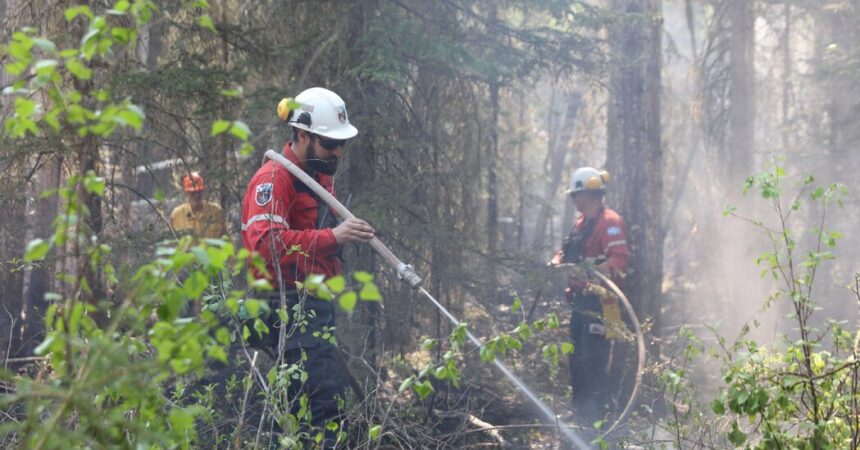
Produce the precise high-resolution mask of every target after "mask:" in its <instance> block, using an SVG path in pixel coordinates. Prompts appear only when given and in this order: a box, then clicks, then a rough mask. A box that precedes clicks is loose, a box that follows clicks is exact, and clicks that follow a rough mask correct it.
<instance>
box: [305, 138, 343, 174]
mask: <svg viewBox="0 0 860 450" xmlns="http://www.w3.org/2000/svg"><path fill="white" fill-rule="evenodd" d="M314 147H316V146H315V145H313V143H312V144H311V146H310V147H309V148H308V160H307V164H308V167H309V168H310V169H311V170H313V171H314V172H319V173H321V174H323V175H334V173H335V172H337V159H338V158H337V156H330V157H329V158H320V157H319V155H317V153H316V149H315V148H314Z"/></svg>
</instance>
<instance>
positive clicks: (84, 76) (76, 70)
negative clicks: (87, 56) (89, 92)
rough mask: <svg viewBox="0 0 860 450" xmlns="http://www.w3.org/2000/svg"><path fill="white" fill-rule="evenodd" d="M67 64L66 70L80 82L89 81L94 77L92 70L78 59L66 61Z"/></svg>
mask: <svg viewBox="0 0 860 450" xmlns="http://www.w3.org/2000/svg"><path fill="white" fill-rule="evenodd" d="M65 63H66V69H69V72H71V73H72V75H74V76H75V78H77V79H79V80H89V79H91V78H92V77H93V71H92V69H90V68H89V67H87V66H86V65H84V63H83V62H81V60H79V59H78V58H69V59H66V61H65Z"/></svg>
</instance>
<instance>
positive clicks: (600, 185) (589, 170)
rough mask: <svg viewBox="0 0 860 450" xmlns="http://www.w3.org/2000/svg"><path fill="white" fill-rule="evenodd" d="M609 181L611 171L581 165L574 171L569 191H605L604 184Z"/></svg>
mask: <svg viewBox="0 0 860 450" xmlns="http://www.w3.org/2000/svg"><path fill="white" fill-rule="evenodd" d="M608 182H609V172H607V171H605V170H597V169H595V168H594V167H580V168H579V169H576V170H574V171H573V176H572V177H570V189H568V190H567V193H568V195H570V194H575V193H577V192H583V191H592V192H603V191H604V185H605V184H606V183H608Z"/></svg>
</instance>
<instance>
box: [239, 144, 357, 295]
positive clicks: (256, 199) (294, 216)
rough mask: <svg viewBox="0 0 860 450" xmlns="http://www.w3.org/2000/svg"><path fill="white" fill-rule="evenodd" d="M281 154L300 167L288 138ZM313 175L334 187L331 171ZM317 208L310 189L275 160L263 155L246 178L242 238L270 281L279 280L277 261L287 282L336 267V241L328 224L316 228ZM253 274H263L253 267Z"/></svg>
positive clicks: (329, 272) (335, 270)
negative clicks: (260, 258) (266, 271)
mask: <svg viewBox="0 0 860 450" xmlns="http://www.w3.org/2000/svg"><path fill="white" fill-rule="evenodd" d="M283 155H284V157H286V158H287V159H289V160H290V161H292V162H294V163H295V164H296V165H299V166H300V167H301V165H300V164H299V162H298V158H297V157H296V154H295V153H294V152H293V149H292V146H291V143H288V144H287V145H286V146H285V147H284V151H283ZM315 178H316V180H317V181H318V182H319V183H320V184H321V185H322V186H323V187H324V188H325V189H326V190H327V191H329V192H331V193H332V194H333V193H334V188H333V184H332V179H331V177H330V176H327V175H322V174H317V175H316V176H315ZM318 211H319V209H318V206H317V201H316V199H315V198H314V196H313V195H311V193H310V190H309V189H305V187H304V185H303V184H302V182H301V181H299V180H297V179H296V178H295V177H294V176H293V175H292V174H291V173H290V172H289V171H288V170H287V169H286V168H285V167H284V166H282V165H280V164H278V163H276V162H274V161H267V162H266V163H265V164H263V166H262V167H261V168H260V169H259V170H257V173H256V174H254V177H253V178H251V181H250V182H249V183H248V187H247V189H246V190H245V196H244V198H243V199H242V244H243V245H244V246H245V248H247V249H248V250H250V251H255V252H257V253H259V254H260V256H261V257H262V258H263V260H264V261H265V262H266V269H267V270H268V271H269V275H270V276H269V281H270V282H271V283H272V285H273V286H275V287H277V286H278V282H277V272H276V271H275V263H276V262H277V264H279V265H280V267H281V275H282V276H283V278H284V281H285V284H284V286H285V287H287V288H294V287H295V283H296V281H304V279H305V278H306V277H307V276H308V275H311V274H323V275H325V276H326V278H328V277H331V276H334V275H337V274H338V273H340V259H339V257H338V250H339V245H338V244H337V241H336V240H335V238H334V233H333V232H332V229H331V228H323V229H317V216H318ZM328 213H329V214H333V212H332V211H331V210H329V211H328ZM254 276H255V277H256V278H257V279H260V278H263V274H261V273H259V272H258V271H257V270H254Z"/></svg>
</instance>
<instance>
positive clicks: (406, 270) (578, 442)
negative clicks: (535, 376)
mask: <svg viewBox="0 0 860 450" xmlns="http://www.w3.org/2000/svg"><path fill="white" fill-rule="evenodd" d="M266 158H269V159H271V160H272V161H274V162H276V163H278V164H280V165H282V166H284V167H285V168H286V169H287V170H288V171H289V172H290V173H291V174H293V176H295V177H296V178H298V179H299V180H301V182H302V183H304V184H305V185H306V186H307V187H309V188H310V189H311V190H313V191H314V193H315V194H317V196H319V198H320V199H322V200H323V201H324V202H326V204H327V205H329V207H331V208H332V209H334V210H335V212H337V214H338V215H339V216H341V217H343V218H345V219H354V218H355V216H354V215H353V214H352V213H351V212H349V210H348V209H346V207H345V206H343V204H342V203H341V202H340V201H338V199H336V198H334V196H333V195H331V194H330V193H329V192H328V191H326V190H325V188H323V187H322V186H321V185H320V184H319V183H317V181H316V180H314V179H313V178H312V177H311V176H310V175H308V174H307V173H305V171H304V170H302V169H301V167H299V166H297V165H296V164H294V163H293V162H292V161H290V160H288V159H287V158H284V157H283V156H282V155H280V154H278V153H277V152H275V151H274V150H267V151H266ZM370 246H371V247H372V248H373V250H375V251H376V252H377V253H379V255H380V256H382V259H384V260H385V262H386V263H387V264H388V265H389V266H391V267H392V268H394V270H395V271H396V272H397V276H398V277H399V278H400V279H401V280H403V281H405V282H406V283H407V284H408V285H409V286H410V287H412V289H417V290H418V292H420V293H421V294H424V296H425V297H426V298H427V299H428V300H430V302H431V303H433V306H435V307H436V308H437V309H439V311H441V312H442V314H444V315H445V317H447V318H448V320H450V321H451V323H453V324H454V326H459V325H460V321H459V320H457V318H456V317H454V315H452V314H451V313H450V312H448V310H447V309H445V307H444V306H442V304H441V303H439V302H438V301H437V300H436V299H435V298H434V297H433V296H432V295H430V293H429V292H427V290H426V289H424V288H423V287H421V277H420V276H418V273H416V272H415V268H414V267H413V266H412V265H410V264H406V263H404V262H403V261H401V260H400V259H399V258H397V256H395V255H394V253H392V252H391V250H389V249H388V247H386V246H385V244H383V243H382V241H380V240H379V239H378V238H376V236H374V237H373V238H372V239H371V240H370ZM466 336H468V338H469V340H470V341H471V342H472V344H474V345H475V346H477V347H482V346H483V345H484V344H483V343H482V342H481V341H480V339H478V338H477V337H475V336H474V335H473V334H472V333H471V332H469V330H466ZM493 364H495V366H496V367H498V369H499V370H500V371H501V372H502V373H503V374H504V375H505V376H506V377H507V378H508V379H509V380H511V382H513V383H514V384H515V385H516V386H517V387H519V388H520V389H521V390H522V391H523V393H524V394H525V395H526V397H527V398H528V399H529V400H530V401H531V402H532V403H534V405H535V406H536V407H537V408H538V410H539V411H540V412H541V414H542V415H543V416H544V419H546V420H547V421H548V422H549V423H551V424H553V425H557V426H558V429H559V431H560V432H561V433H562V434H563V435H564V437H565V438H567V439H568V440H569V441H570V442H571V443H573V445H575V446H576V447H577V448H583V449H587V448H590V446H589V445H588V443H586V441H585V440H583V439H582V438H581V437H579V435H578V434H577V433H576V432H575V431H574V430H573V429H572V428H571V427H568V426H566V425H561V424H559V421H558V417H557V416H556V414H555V413H553V411H552V410H551V409H550V408H549V406H547V405H546V403H544V402H543V401H542V400H541V399H540V398H538V396H537V395H535V393H534V392H533V391H532V390H531V389H529V387H528V386H527V385H526V384H525V383H524V382H523V381H522V380H521V379H520V378H519V377H518V376H516V375H514V374H513V372H511V371H510V370H509V369H508V368H507V366H505V365H504V364H503V363H502V362H501V361H500V360H499V358H498V357H496V358H494V359H493Z"/></svg>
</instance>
